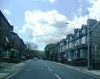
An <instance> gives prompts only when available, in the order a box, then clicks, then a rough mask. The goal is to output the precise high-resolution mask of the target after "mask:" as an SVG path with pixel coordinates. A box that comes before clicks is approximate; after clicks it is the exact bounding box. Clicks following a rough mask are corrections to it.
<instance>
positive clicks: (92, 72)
mask: <svg viewBox="0 0 100 79" xmlns="http://www.w3.org/2000/svg"><path fill="white" fill-rule="evenodd" d="M52 63H56V62H52ZM56 64H59V65H63V66H65V67H68V68H71V69H74V70H77V71H80V72H82V73H86V74H88V75H93V76H96V77H100V70H95V69H92V70H88V68H87V67H78V66H71V65H67V64H62V63H56Z"/></svg>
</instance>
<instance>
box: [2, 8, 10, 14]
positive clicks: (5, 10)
mask: <svg viewBox="0 0 100 79" xmlns="http://www.w3.org/2000/svg"><path fill="white" fill-rule="evenodd" d="M3 12H4V13H6V14H8V15H10V14H11V12H10V11H9V10H7V9H4V10H3Z"/></svg>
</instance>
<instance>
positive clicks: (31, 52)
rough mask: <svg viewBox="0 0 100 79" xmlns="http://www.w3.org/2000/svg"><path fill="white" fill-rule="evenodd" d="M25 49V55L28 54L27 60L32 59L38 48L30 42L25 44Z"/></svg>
mask: <svg viewBox="0 0 100 79" xmlns="http://www.w3.org/2000/svg"><path fill="white" fill-rule="evenodd" d="M26 48H27V53H28V56H29V58H34V56H35V54H36V50H37V48H38V46H37V44H35V43H32V42H27V43H26Z"/></svg>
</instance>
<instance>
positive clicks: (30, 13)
mask: <svg viewBox="0 0 100 79" xmlns="http://www.w3.org/2000/svg"><path fill="white" fill-rule="evenodd" d="M98 3H100V1H99V0H1V1H0V10H1V11H2V12H3V13H4V15H5V16H6V18H7V19H8V21H9V22H10V23H11V24H12V25H14V27H15V28H14V31H15V32H16V33H17V34H18V35H19V36H20V37H21V38H22V39H23V40H24V41H25V42H27V41H31V42H34V43H36V44H38V46H39V49H40V50H43V48H44V47H45V45H46V44H49V43H55V42H57V41H60V40H61V39H63V38H64V37H66V35H67V34H68V33H70V32H72V31H73V27H74V26H75V27H78V28H79V27H80V26H81V25H82V24H84V23H86V20H87V13H88V12H89V15H90V17H91V18H96V19H98V20H99V18H97V17H98V15H99V12H98V8H96V7H95V5H96V6H97V7H99V4H98ZM97 14H98V15H97ZM66 22H69V23H70V24H68V25H66Z"/></svg>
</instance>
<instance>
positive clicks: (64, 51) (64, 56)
mask: <svg viewBox="0 0 100 79" xmlns="http://www.w3.org/2000/svg"><path fill="white" fill-rule="evenodd" d="M51 50H55V51H53V52H52V54H53V53H58V54H56V55H57V56H56V57H58V58H57V59H58V61H61V62H64V63H69V64H72V65H87V64H88V62H89V63H90V67H92V68H95V67H100V22H99V21H97V20H95V19H89V20H88V21H87V25H82V27H81V28H76V29H74V33H73V34H68V35H67V36H66V38H65V39H62V40H61V41H60V42H58V43H56V44H55V45H54V47H52V49H50V50H49V51H51ZM88 50H89V51H88Z"/></svg>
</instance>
